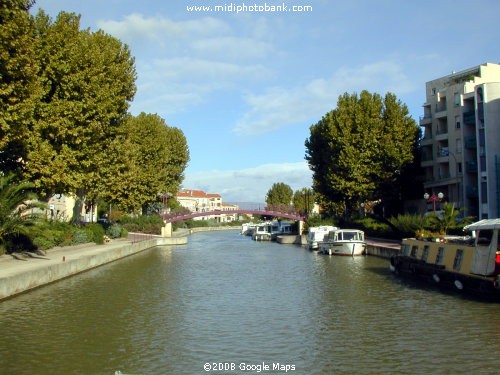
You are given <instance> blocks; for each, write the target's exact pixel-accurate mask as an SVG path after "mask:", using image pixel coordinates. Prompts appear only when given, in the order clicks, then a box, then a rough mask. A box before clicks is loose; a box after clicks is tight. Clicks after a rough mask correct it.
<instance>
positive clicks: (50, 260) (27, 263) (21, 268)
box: [0, 238, 132, 282]
mask: <svg viewBox="0 0 500 375" xmlns="http://www.w3.org/2000/svg"><path fill="white" fill-rule="evenodd" d="M131 243H132V241H130V240H129V239H125V238H119V239H116V240H112V241H111V242H108V243H106V244H102V245H96V244H95V243H88V244H82V245H75V246H64V247H56V248H53V249H50V250H48V251H47V255H46V256H39V255H34V256H36V257H37V258H26V260H18V259H14V258H13V257H12V256H11V255H7V254H4V255H2V256H0V282H1V279H2V278H3V277H8V276H12V275H14V274H17V273H21V272H26V271H31V270H35V269H39V268H42V267H47V266H49V265H52V264H57V263H61V262H65V261H68V260H73V259H78V258H81V257H83V256H88V255H91V254H95V253H99V252H103V251H106V250H110V249H114V248H117V247H123V246H124V245H129V244H131Z"/></svg>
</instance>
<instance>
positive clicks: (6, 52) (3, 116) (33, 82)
mask: <svg viewBox="0 0 500 375" xmlns="http://www.w3.org/2000/svg"><path fill="white" fill-rule="evenodd" d="M32 4H33V1H28V0H3V1H2V4H1V6H0V171H9V170H10V171H12V170H18V169H19V168H20V167H21V166H22V161H23V159H24V158H25V157H26V143H25V138H26V134H27V132H28V129H29V125H30V124H31V121H32V118H33V110H34V105H35V100H36V97H37V87H38V86H37V83H38V81H37V72H38V66H37V63H36V60H35V58H34V57H35V51H34V45H35V33H34V26H33V22H32V18H31V16H30V14H29V13H28V11H29V9H30V8H31V6H32Z"/></svg>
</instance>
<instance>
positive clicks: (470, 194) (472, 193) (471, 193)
mask: <svg viewBox="0 0 500 375" xmlns="http://www.w3.org/2000/svg"><path fill="white" fill-rule="evenodd" d="M465 192H466V195H467V198H478V197H479V192H478V190H477V187H474V186H467V189H466V191H465Z"/></svg>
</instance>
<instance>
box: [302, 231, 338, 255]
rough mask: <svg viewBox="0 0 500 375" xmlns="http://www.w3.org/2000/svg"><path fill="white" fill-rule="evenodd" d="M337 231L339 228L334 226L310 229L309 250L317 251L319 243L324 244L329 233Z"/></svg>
mask: <svg viewBox="0 0 500 375" xmlns="http://www.w3.org/2000/svg"><path fill="white" fill-rule="evenodd" d="M336 229H339V228H337V227H334V226H332V225H321V226H319V227H311V228H309V232H308V233H307V248H308V249H309V250H311V251H317V250H318V248H319V243H320V242H323V240H324V239H325V237H326V236H327V235H328V233H329V232H331V231H332V230H336Z"/></svg>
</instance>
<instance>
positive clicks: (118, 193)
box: [99, 113, 189, 211]
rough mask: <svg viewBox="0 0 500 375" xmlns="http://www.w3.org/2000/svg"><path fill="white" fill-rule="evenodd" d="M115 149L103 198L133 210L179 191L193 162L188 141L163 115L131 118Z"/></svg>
mask: <svg viewBox="0 0 500 375" xmlns="http://www.w3.org/2000/svg"><path fill="white" fill-rule="evenodd" d="M112 147H113V148H114V149H116V152H117V153H118V155H117V156H116V158H115V159H114V160H113V164H112V165H110V168H109V169H108V173H107V175H106V178H105V179H103V180H102V183H101V188H100V189H99V190H100V191H103V192H105V193H103V195H102V197H103V198H105V199H107V200H108V201H110V202H111V203H115V204H117V205H119V206H121V207H123V208H125V209H127V210H129V211H131V210H135V209H137V208H139V207H141V206H144V205H146V204H148V203H152V202H155V201H157V200H158V193H162V194H166V193H171V194H175V193H176V192H177V191H178V190H179V188H180V185H181V183H182V180H183V178H184V170H185V168H186V166H187V163H188V161H189V150H188V146H187V141H186V138H185V137H184V134H183V133H182V131H181V130H180V129H178V128H175V127H169V126H168V125H167V124H166V122H165V120H163V119H162V118H161V117H160V116H158V115H154V114H146V113H141V114H139V115H138V116H128V117H127V119H126V121H125V123H124V127H123V134H122V136H121V137H120V139H119V141H118V142H116V143H115V144H113V145H112ZM117 167H118V168H117Z"/></svg>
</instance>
